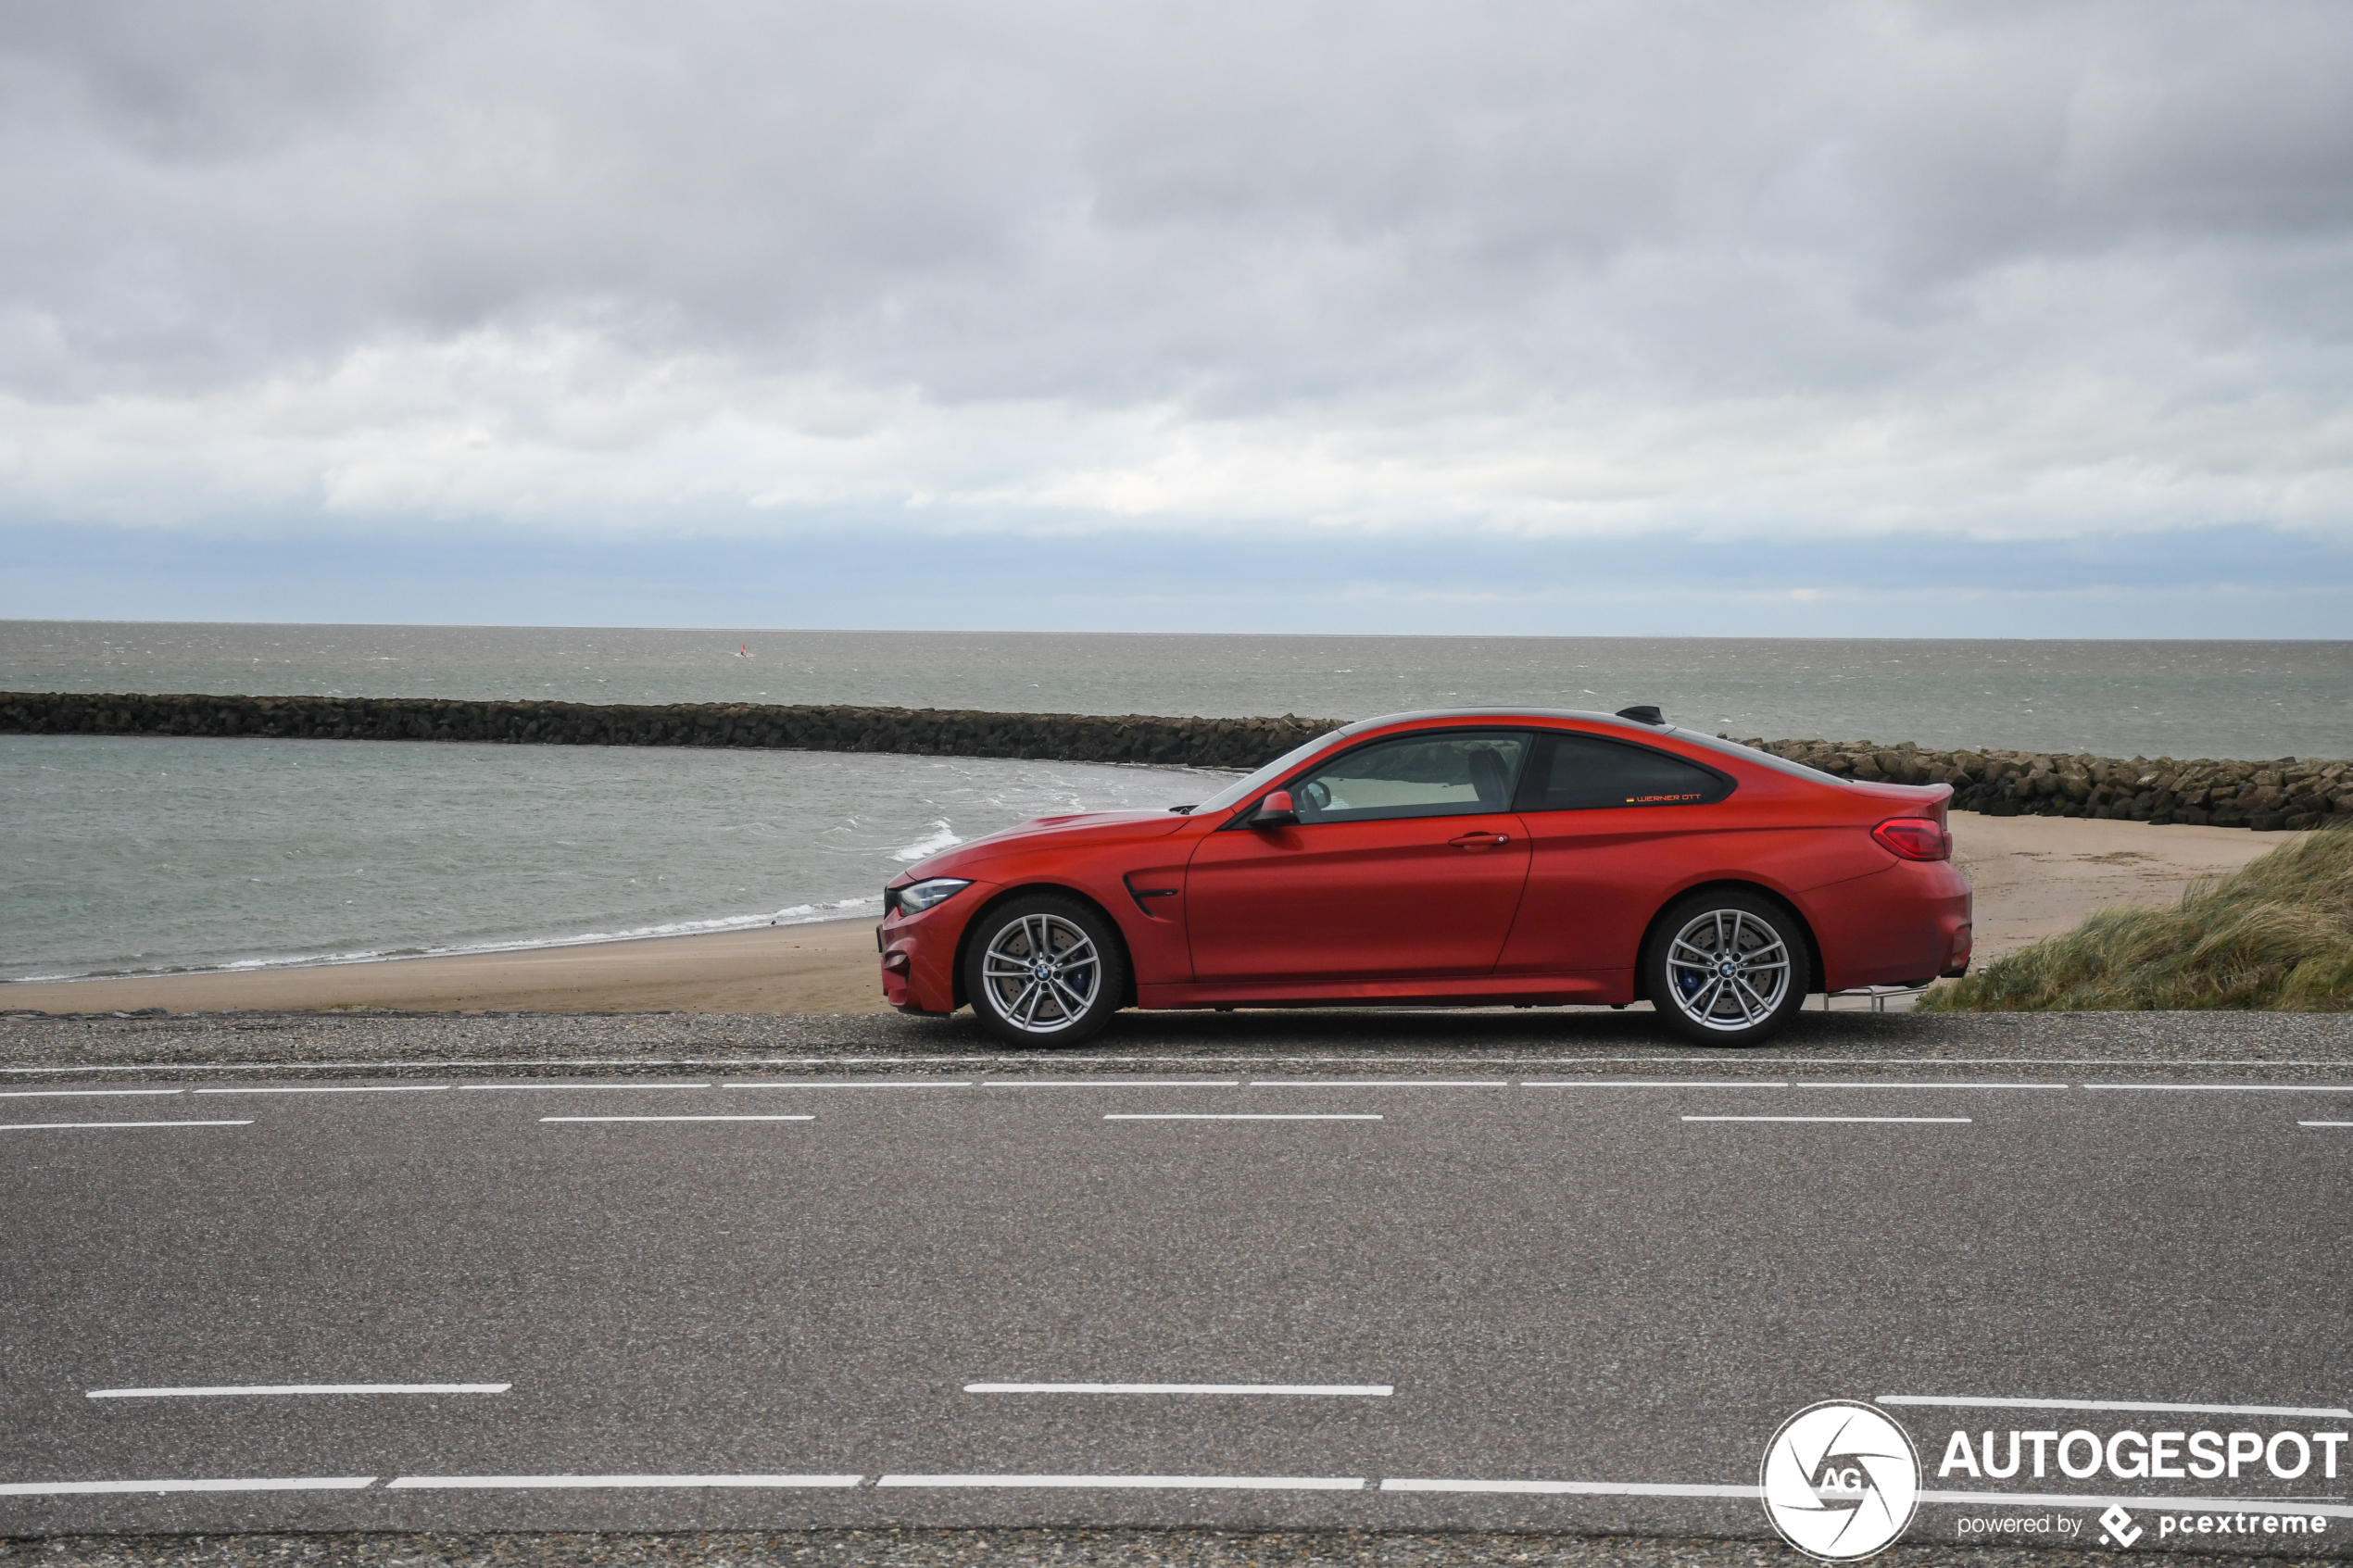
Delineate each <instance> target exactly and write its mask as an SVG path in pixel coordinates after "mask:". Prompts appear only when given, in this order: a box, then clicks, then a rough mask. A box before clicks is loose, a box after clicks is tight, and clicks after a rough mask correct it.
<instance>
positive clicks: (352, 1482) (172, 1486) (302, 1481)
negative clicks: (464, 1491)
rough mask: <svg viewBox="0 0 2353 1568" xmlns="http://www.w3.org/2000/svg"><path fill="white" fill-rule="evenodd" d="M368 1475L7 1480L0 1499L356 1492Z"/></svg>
mask: <svg viewBox="0 0 2353 1568" xmlns="http://www.w3.org/2000/svg"><path fill="white" fill-rule="evenodd" d="M375 1484H376V1478H375V1477H374V1476H372V1475H258V1476H249V1477H248V1476H239V1477H233V1478H230V1479H225V1480H217V1481H215V1480H205V1481H7V1482H0V1498H71V1497H96V1496H104V1495H107V1494H111V1493H120V1492H149V1493H163V1492H357V1491H360V1490H362V1489H364V1488H366V1487H369V1486H374V1485H375Z"/></svg>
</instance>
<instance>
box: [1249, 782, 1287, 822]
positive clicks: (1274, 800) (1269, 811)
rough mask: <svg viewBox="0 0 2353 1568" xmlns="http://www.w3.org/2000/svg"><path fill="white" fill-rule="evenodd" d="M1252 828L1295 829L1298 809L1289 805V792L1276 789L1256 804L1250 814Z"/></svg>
mask: <svg viewBox="0 0 2353 1568" xmlns="http://www.w3.org/2000/svg"><path fill="white" fill-rule="evenodd" d="M1250 825H1251V826H1252V827H1254V828H1295V827H1297V826H1298V825H1299V808H1298V807H1296V806H1294V805H1292V804H1291V798H1290V791H1289V790H1287V789H1278V790H1277V791H1276V792H1275V793H1274V794H1272V795H1270V796H1268V797H1266V798H1265V799H1264V800H1262V801H1260V802H1259V803H1258V809H1257V810H1255V811H1252V813H1251V814H1250Z"/></svg>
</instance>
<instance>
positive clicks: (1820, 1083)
mask: <svg viewBox="0 0 2353 1568" xmlns="http://www.w3.org/2000/svg"><path fill="white" fill-rule="evenodd" d="M1790 1086H1791V1087H1792V1088H1795V1089H2063V1088H2065V1087H2067V1085H2065V1084H1952V1083H1944V1084H1929V1083H1911V1084H1906V1083H1904V1082H1903V1081H1901V1080H1900V1079H1899V1080H1895V1081H1893V1082H1888V1083H1869V1084H1866V1083H1848V1082H1846V1081H1844V1080H1840V1079H1829V1078H1824V1079H1819V1080H1815V1081H1811V1082H1809V1081H1807V1080H1806V1079H1799V1080H1798V1081H1797V1082H1796V1083H1794V1084H1792V1085H1790Z"/></svg>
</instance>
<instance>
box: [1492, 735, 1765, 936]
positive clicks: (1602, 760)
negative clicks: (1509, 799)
mask: <svg viewBox="0 0 2353 1568" xmlns="http://www.w3.org/2000/svg"><path fill="white" fill-rule="evenodd" d="M1732 785H1733V781H1732V778H1731V776H1730V774H1728V773H1723V772H1719V771H1717V770H1715V769H1712V768H1707V767H1705V766H1703V765H1701V764H1699V763H1696V762H1693V761H1692V760H1690V759H1685V758H1680V757H1672V756H1669V755H1667V753H1666V752H1664V751H1661V750H1657V749H1655V748H1653V747H1650V746H1638V745H1635V744H1634V743H1632V742H1629V741H1623V740H1618V739H1616V738H1614V737H1610V736H1604V735H1597V734H1589V733H1586V732H1583V731H1577V730H1567V731H1553V732H1548V733H1540V734H1538V735H1537V736H1536V739H1535V745H1534V748H1533V750H1532V751H1531V752H1530V754H1529V761H1528V765H1527V767H1526V768H1525V769H1523V770H1522V773H1521V778H1520V785H1519V792H1518V795H1517V796H1516V797H1515V802H1514V803H1515V804H1516V806H1517V807H1518V809H1519V813H1520V819H1521V821H1522V822H1526V823H1527V825H1528V837H1529V847H1530V849H1531V850H1532V851H1533V853H1534V859H1533V863H1532V865H1531V866H1530V868H1529V877H1528V891H1527V893H1526V894H1525V896H1524V897H1522V898H1521V900H1520V912H1519V920H1518V922H1517V923H1516V925H1515V926H1514V927H1513V928H1512V935H1511V940H1510V942H1509V944H1508V945H1507V946H1506V947H1504V954H1503V958H1502V960H1501V961H1500V962H1499V964H1498V965H1497V972H1498V973H1501V974H1559V973H1564V972H1575V973H1592V972H1612V971H1630V970H1632V968H1633V967H1634V963H1635V960H1636V956H1637V952H1638V950H1639V948H1640V947H1641V946H1642V932H1643V929H1644V927H1645V926H1646V925H1647V923H1648V922H1649V921H1650V918H1651V916H1653V915H1654V914H1655V913H1657V912H1658V909H1659V906H1660V904H1661V903H1662V902H1664V900H1665V899H1666V897H1667V891H1668V890H1669V889H1671V888H1674V887H1677V886H1680V885H1682V884H1684V883H1685V882H1686V881H1687V879H1688V877H1689V876H1690V875H1691V874H1692V873H1693V872H1695V871H1700V870H1704V869H1705V868H1706V867H1709V866H1714V865H1717V864H1719V863H1720V862H1722V861H1723V860H1724V859H1725V858H1726V856H1727V854H1728V849H1727V844H1726V838H1727V834H1730V833H1731V832H1733V830H1734V829H1735V826H1736V824H1737V822H1738V820H1739V816H1740V813H1739V812H1738V810H1737V809H1736V808H1734V807H1733V806H1731V805H1730V804H1729V803H1728V801H1727V797H1729V796H1730V794H1731V791H1732ZM1729 853H1730V855H1731V858H1732V859H1735V860H1737V859H1739V856H1738V853H1737V851H1730V852H1729Z"/></svg>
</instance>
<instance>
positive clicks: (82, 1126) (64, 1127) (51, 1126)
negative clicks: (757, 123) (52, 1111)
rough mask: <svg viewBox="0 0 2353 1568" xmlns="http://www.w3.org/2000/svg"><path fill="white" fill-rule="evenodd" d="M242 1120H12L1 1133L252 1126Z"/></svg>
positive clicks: (92, 1131)
mask: <svg viewBox="0 0 2353 1568" xmlns="http://www.w3.org/2000/svg"><path fill="white" fill-rule="evenodd" d="M252 1125H253V1121H252V1119H251V1118H249V1117H248V1118H247V1119H246V1120H245V1121H242V1122H10V1123H6V1124H5V1125H0V1133H94V1132H99V1131H103V1130H107V1129H110V1128H115V1127H250V1126H252Z"/></svg>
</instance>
